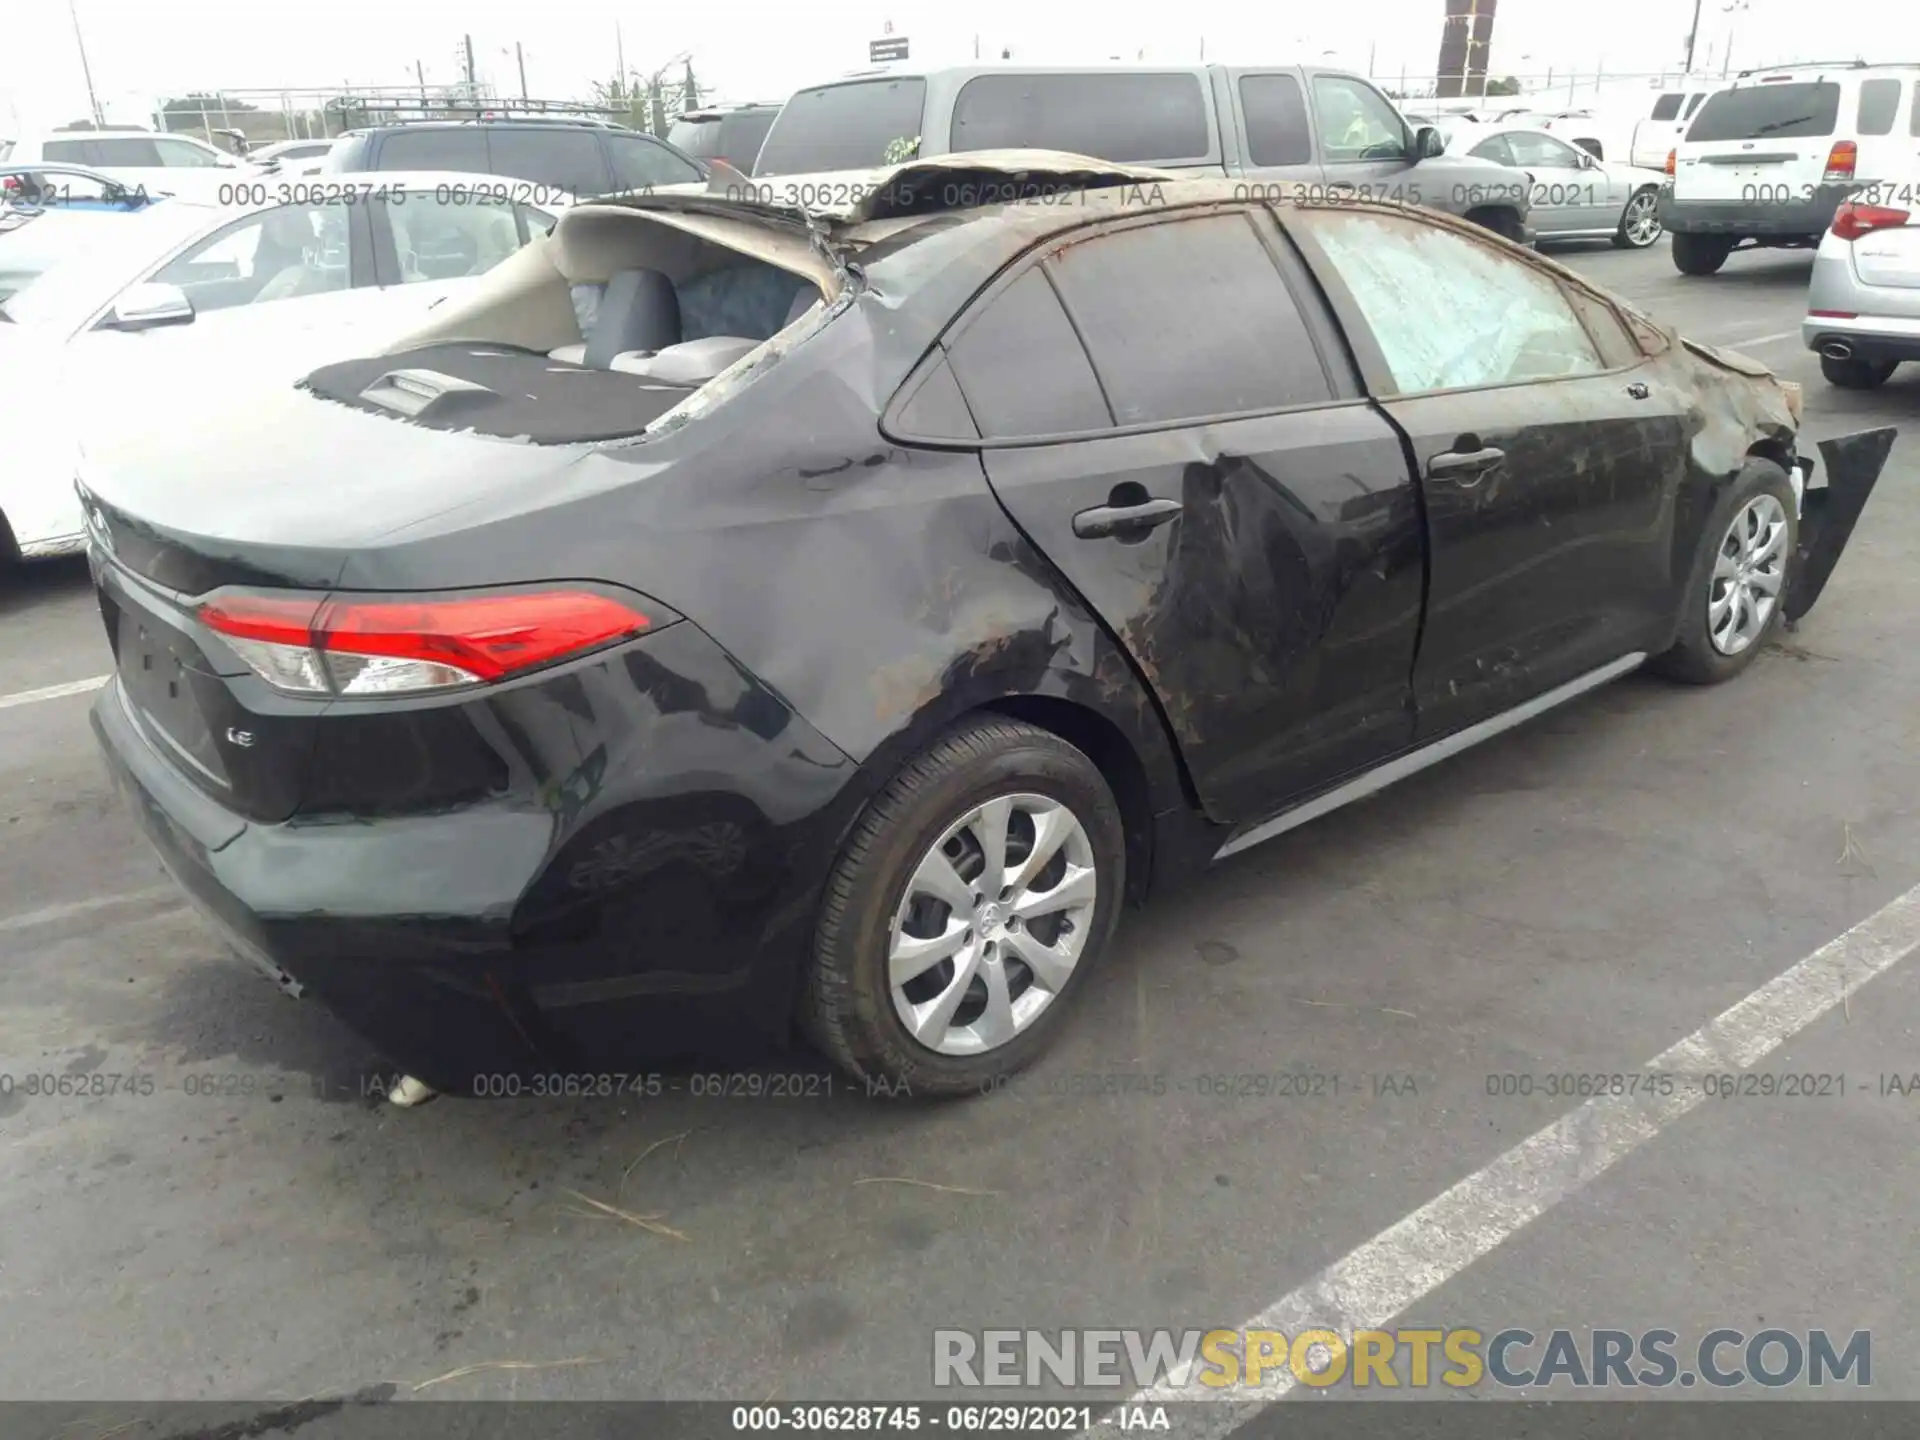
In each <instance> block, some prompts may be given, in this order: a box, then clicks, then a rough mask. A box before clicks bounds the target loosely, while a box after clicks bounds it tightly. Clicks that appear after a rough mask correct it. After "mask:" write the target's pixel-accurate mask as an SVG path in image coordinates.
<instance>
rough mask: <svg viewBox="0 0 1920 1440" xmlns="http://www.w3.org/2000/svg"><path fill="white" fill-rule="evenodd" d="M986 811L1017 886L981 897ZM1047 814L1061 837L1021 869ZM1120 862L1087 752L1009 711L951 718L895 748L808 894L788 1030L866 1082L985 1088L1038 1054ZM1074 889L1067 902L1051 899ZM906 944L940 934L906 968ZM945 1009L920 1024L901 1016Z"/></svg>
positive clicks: (907, 1088) (1107, 794) (1060, 1012)
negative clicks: (810, 919) (894, 770)
mask: <svg viewBox="0 0 1920 1440" xmlns="http://www.w3.org/2000/svg"><path fill="white" fill-rule="evenodd" d="M996 812H997V813H999V814H1000V815H1002V817H1003V818H1001V819H1000V820H999V822H998V825H999V834H1000V836H1001V837H1003V838H1002V839H1001V840H1000V842H999V843H1000V845H1001V854H1002V856H1003V857H1004V858H1003V861H1002V868H1003V872H1004V873H1003V877H1002V878H1003V879H1005V880H1010V881H1013V882H1014V883H1011V884H1006V885H1003V887H1002V889H1001V890H1000V891H999V892H998V893H994V894H989V893H987V892H988V890H989V889H990V888H991V887H990V885H989V884H988V881H987V877H988V875H989V874H991V873H992V871H991V870H990V868H989V866H990V863H991V862H990V861H989V859H988V857H989V856H990V854H991V853H992V845H993V843H994V828H995V827H994V822H993V820H992V818H991V817H992V816H993V815H994V814H995V813H996ZM983 816H984V817H986V818H984V819H983V818H979V817H983ZM1043 824H1044V825H1045V826H1047V827H1048V828H1047V834H1048V836H1049V837H1051V838H1052V839H1053V843H1054V844H1055V846H1056V847H1057V848H1055V849H1054V850H1052V851H1051V852H1049V854H1050V858H1049V859H1048V860H1047V861H1046V862H1045V864H1044V865H1043V866H1042V868H1041V869H1040V870H1038V871H1036V872H1034V873H1033V874H1032V875H1031V876H1030V877H1028V878H1027V879H1026V881H1025V883H1024V884H1022V883H1019V876H1020V875H1021V874H1022V873H1024V872H1023V871H1022V868H1021V867H1022V866H1023V865H1024V863H1025V861H1026V859H1027V858H1028V857H1030V856H1032V855H1033V854H1034V853H1035V848H1036V847H1037V846H1038V845H1040V844H1041V843H1042V828H1041V827H1042V825H1043ZM941 857H944V858H945V860H946V861H947V862H948V865H949V866H950V868H946V869H943V868H942V867H941V865H940V864H939V861H940V859H941ZM1126 859H1127V857H1126V842H1125V837H1124V833H1123V831H1122V826H1121V819H1120V810H1119V806H1118V805H1117V804H1116V803H1115V802H1114V798H1113V794H1112V792H1111V791H1110V790H1109V789H1108V787H1107V783H1106V781H1105V779H1104V778H1103V777H1102V776H1101V774H1100V771H1099V770H1098V769H1097V768H1096V767H1095V766H1094V764H1093V762H1092V761H1091V760H1089V759H1088V758H1087V757H1086V756H1085V755H1084V754H1082V753H1081V752H1080V751H1079V750H1077V749H1075V748H1074V747H1073V746H1072V745H1069V744H1068V743H1067V742H1066V741H1065V740H1062V739H1061V738H1060V737H1059V736H1057V735H1054V734H1052V733H1051V732H1049V731H1046V730H1042V729H1040V728H1038V727H1037V726H1033V725H1028V724H1025V723H1023V722H1021V721H1017V720H1009V719H1003V718H1000V717H997V716H995V717H980V718H976V719H973V720H969V721H966V722H964V723H962V724H961V725H960V726H958V727H957V728H955V729H954V730H952V731H950V732H948V733H947V734H946V735H944V736H942V737H941V738H940V739H939V740H938V741H936V742H935V743H934V744H933V745H932V746H931V747H930V748H929V749H928V750H926V751H925V752H924V753H922V754H921V755H919V756H918V757H916V758H915V759H913V760H911V761H909V762H908V763H907V765H906V766H905V767H904V768H903V769H902V770H901V771H900V773H899V774H898V775H896V776H895V777H894V778H893V780H892V781H890V782H889V783H888V785H887V787H886V788H885V789H884V790H882V791H881V793H880V794H879V796H878V797H877V798H876V799H874V801H873V802H872V803H871V804H870V805H869V806H868V808H867V811H866V813H865V814H864V815H863V816H862V817H861V819H860V821H859V823H858V824H857V825H856V826H855V828H854V832H853V836H852V838H851V839H850V840H849V841H848V843H847V847H846V850H845V851H844V853H843V854H842V855H841V858H840V861H839V863H838V864H837V865H836V866H835V867H834V871H833V874H832V877H831V878H830V879H829V881H828V883H827V889H826V895H825V897H824V899H823V900H822V902H821V908H820V919H819V923H818V926H817V928H816V931H815V936H814V950H813V963H812V965H811V967H810V969H809V972H808V976H807V984H806V989H805V993H804V995H803V997H802V1001H801V1016H800V1019H801V1024H802V1027H803V1028H804V1029H805V1031H806V1032H807V1033H808V1035H809V1036H810V1038H811V1039H812V1040H813V1041H814V1043H815V1044H816V1045H818V1046H819V1047H820V1049H821V1050H822V1051H824V1052H825V1053H826V1055H827V1056H828V1057H829V1058H830V1059H831V1060H832V1061H833V1062H834V1063H835V1064H836V1065H838V1066H839V1067H840V1068H842V1069H843V1070H846V1071H848V1072H849V1073H851V1074H852V1075H854V1076H855V1077H857V1078H859V1079H862V1080H865V1081H866V1082H867V1084H868V1087H869V1089H870V1090H873V1091H882V1092H885V1093H891V1094H901V1095H910V1096H914V1097H921V1096H954V1095H977V1094H981V1093H983V1092H986V1091H990V1090H992V1089H993V1088H994V1087H995V1086H996V1085H997V1084H998V1083H1000V1082H1001V1081H1003V1080H1004V1079H1005V1077H1006V1076H1008V1075H1011V1074H1013V1073H1014V1072H1016V1071H1018V1070H1021V1069H1023V1068H1025V1067H1026V1066H1027V1065H1029V1064H1031V1063H1032V1062H1033V1061H1034V1060H1035V1059H1037V1058H1038V1057H1039V1056H1040V1055H1041V1053H1042V1052H1044V1051H1045V1049H1046V1048H1047V1046H1048V1045H1049V1044H1050V1043H1051V1042H1052V1039H1053V1036H1054V1034H1055V1033H1056V1032H1057V1030H1058V1028H1059V1026H1060V1024H1061V1022H1062V1021H1063V1020H1064V1018H1065V1016H1066V1014H1067V1011H1068V1008H1069V1006H1070V1004H1071V1003H1072V1001H1073V999H1074V997H1075V996H1077V995H1078V994H1079V992H1080V990H1081V989H1082V988H1083V986H1084V983H1085V976H1086V974H1087V972H1088V971H1089V970H1092V969H1093V968H1094V967H1095V966H1096V965H1097V964H1098V963H1099V961H1100V956H1101V951H1102V950H1103V949H1104V948H1105V946H1106V943H1107V940H1108V937H1109V936H1110V935H1111V934H1112V931H1113V927H1114V923H1115V921H1116V920H1117V919H1118V917H1119V911H1120V902H1121V896H1122V894H1123V892H1124V890H1125V888H1126ZM1089 870H1090V871H1091V875H1090V876H1088V875H1087V874H1086V873H1084V872H1086V871H1089ZM949 877H952V878H954V879H957V880H958V881H959V882H960V884H961V888H960V889H959V890H958V891H952V890H951V880H950V879H949ZM1049 877H1052V878H1051V879H1050V878H1049ZM936 880H937V881H938V883H937V884H936V883H932V882H934V881H936ZM1070 885H1071V886H1072V887H1073V892H1074V894H1076V895H1078V896H1080V898H1079V899H1077V900H1074V901H1066V900H1064V899H1061V898H1060V897H1064V896H1066V895H1067V894H1068V891H1069V886H1070ZM1083 886H1087V887H1090V888H1091V891H1092V898H1091V900H1090V901H1088V900H1086V899H1085V897H1084V893H1083V891H1082V890H1081V888H1080V887H1083ZM942 889H947V890H949V891H950V893H953V894H954V899H953V900H946V899H942V898H941V895H940V892H941V890H942ZM970 899H971V903H969V901H970ZM1049 901H1053V902H1054V903H1053V904H1052V905H1051V906H1050V905H1049ZM1076 907H1077V908H1076ZM1023 915H1024V916H1025V917H1026V918H1025V919H1024V920H1023V919H1022V918H1020V917H1021V916H1023ZM963 929H964V932H965V940H964V941H958V939H957V937H959V935H960V933H961V931H962V930H963ZM943 940H944V943H943ZM914 945H919V946H922V947H928V946H934V945H938V946H939V947H940V948H939V953H940V954H941V955H942V957H943V958H940V959H937V960H933V961H932V962H931V963H930V964H929V963H928V962H927V961H926V960H925V959H924V958H920V959H919V960H918V964H919V965H920V966H924V967H925V968H923V969H918V971H917V973H912V974H907V967H908V966H909V965H912V964H914V961H913V960H909V959H906V958H905V957H906V954H907V953H909V952H908V951H907V947H910V946H914ZM1036 945H1037V946H1038V947H1040V948H1039V949H1038V950H1036V949H1034V947H1035V946H1036ZM1028 954H1034V955H1036V956H1037V957H1039V958H1038V959H1037V960H1036V963H1033V964H1029V962H1028V961H1027V960H1026V959H1024V958H1022V957H1023V956H1025V955H1028ZM1069 954H1070V956H1071V958H1068V959H1066V960H1065V963H1064V965H1062V964H1060V963H1059V959H1060V957H1062V956H1067V955H1069ZM1043 970H1045V971H1048V972H1050V973H1048V974H1047V975H1046V976H1045V983H1043V975H1042V972H1043ZM902 974H907V978H906V979H905V980H901V979H900V976H901V975H902ZM956 991H957V992H959V995H960V997H961V998H958V999H957V1000H954V996H955V993H956ZM943 1006H944V1007H945V1010H944V1015H942V1016H941V1017H940V1018H938V1019H927V1018H922V1019H921V1020H920V1021H919V1030H918V1033H916V1030H915V1029H914V1028H910V1025H909V1020H908V1018H907V1016H906V1015H903V1013H902V1010H903V1008H904V1009H905V1010H907V1011H908V1012H909V1013H916V1012H917V1013H919V1014H920V1015H921V1016H922V1017H925V1016H928V1015H931V1014H933V1013H934V1012H938V1011H940V1010H941V1007H943ZM936 1045H937V1046H940V1047H942V1048H935V1046H936Z"/></svg>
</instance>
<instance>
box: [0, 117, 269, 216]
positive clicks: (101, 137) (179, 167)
mask: <svg viewBox="0 0 1920 1440" xmlns="http://www.w3.org/2000/svg"><path fill="white" fill-rule="evenodd" d="M6 160H7V163H8V164H10V165H30V164H37V163H39V162H42V161H45V162H49V163H58V164H63V165H84V166H86V167H87V168H88V169H89V170H97V171H99V172H100V173H101V174H103V175H107V176H110V177H112V178H113V179H115V180H118V181H119V182H120V183H121V184H123V185H127V186H138V187H139V188H140V189H143V190H145V191H146V193H147V194H149V195H180V196H185V197H188V198H192V199H200V200H208V201H211V200H213V199H215V198H216V192H217V190H218V188H219V187H220V186H221V185H222V184H228V185H230V184H232V183H233V182H234V181H235V180H236V179H239V178H240V175H239V170H240V163H239V162H238V161H237V160H235V159H234V158H233V156H231V155H229V154H227V153H226V152H225V151H224V150H216V149H215V148H214V147H213V146H211V145H209V144H207V143H206V142H205V141H204V140H199V139H196V138H195V137H194V136H192V135H163V134H160V133H157V132H155V131H152V130H57V131H49V132H48V133H46V134H44V135H23V136H22V137H21V138H20V139H19V140H17V141H15V142H14V144H13V147H12V148H11V149H10V150H9V151H8V152H7V155H6Z"/></svg>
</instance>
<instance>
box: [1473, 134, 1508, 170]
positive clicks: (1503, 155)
mask: <svg viewBox="0 0 1920 1440" xmlns="http://www.w3.org/2000/svg"><path fill="white" fill-rule="evenodd" d="M1467 154H1469V155H1471V156H1473V157H1474V158H1475V159H1477V160H1491V161H1493V163H1494V164H1496V165H1514V164H1518V163H1519V162H1518V161H1516V160H1515V159H1514V158H1513V151H1512V150H1510V149H1509V148H1508V147H1507V142H1506V137H1504V136H1501V135H1496V136H1494V137H1493V138H1492V139H1491V140H1482V141H1481V142H1480V143H1479V144H1478V145H1476V146H1474V147H1473V148H1472V149H1471V150H1469V151H1468V152H1467Z"/></svg>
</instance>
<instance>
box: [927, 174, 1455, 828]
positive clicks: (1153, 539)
mask: <svg viewBox="0 0 1920 1440" xmlns="http://www.w3.org/2000/svg"><path fill="white" fill-rule="evenodd" d="M1285 247H1286V241H1285V239H1284V237H1282V236H1281V235H1280V233H1279V231H1278V227H1277V226H1275V225H1274V224H1273V221H1272V219H1271V217H1270V216H1267V215H1266V214H1264V213H1261V214H1258V215H1257V216H1255V215H1250V214H1248V213H1246V212H1245V211H1244V210H1240V209H1231V208H1230V209H1224V210H1222V211H1219V212H1216V213H1213V214H1211V215H1206V216H1202V217H1198V218H1188V219H1172V220H1170V219H1166V218H1164V217H1156V218H1155V220H1153V221H1152V222H1148V223H1135V224H1127V225H1122V226H1119V227H1115V228H1110V229H1107V230H1104V231H1102V232H1099V233H1097V234H1095V235H1093V236H1092V237H1088V236H1087V235H1086V234H1085V232H1080V233H1078V234H1076V236H1075V237H1074V243H1072V244H1070V245H1069V246H1068V247H1067V248H1065V249H1064V250H1061V251H1058V252H1056V253H1055V254H1053V255H1051V256H1050V257H1048V258H1047V259H1046V260H1045V262H1044V263H1043V264H1039V265H1034V266H1032V267H1030V268H1028V269H1027V270H1026V271H1025V272H1024V273H1023V274H1022V275H1021V276H1020V277H1019V278H1018V279H1017V280H1015V281H1013V282H1012V283H1011V284H1009V285H1007V286H1006V287H1005V288H1003V289H1001V290H999V291H998V292H997V293H995V294H991V295H989V296H988V297H987V299H986V300H985V301H984V302H983V303H982V305H981V306H980V307H978V308H977V309H976V311H975V312H974V313H973V314H972V315H971V316H969V317H968V319H967V320H966V321H965V322H963V326H962V328H961V329H960V330H959V331H958V332H957V333H956V334H955V335H954V337H953V338H952V340H951V342H950V348H949V355H950V361H951V365H952V369H953V373H954V376H955V379H956V380H957V381H958V383H959V385H960V388H961V390H962V391H963V392H964V393H965V395H966V398H967V401H968V404H969V407H970V408H971V409H972V411H973V414H974V417H975V419H976V421H977V422H978V423H979V425H980V427H981V429H982V431H983V433H984V435H985V439H986V442H987V448H986V449H985V451H984V455H983V460H984V464H985V466H986V471H987V476H988V479H989V480H990V481H991V483H992V485H993V488H994V492H995V494H996V495H997V496H998V497H999V499H1000V501H1001V503H1002V505H1004V506H1005V507H1006V509H1007V511H1008V513H1009V514H1010V515H1011V516H1012V517H1013V519H1014V520H1015V522H1016V523H1018V524H1019V526H1020V528H1021V529H1022V530H1023V531H1024V532H1025V533H1026V535H1027V536H1028V537H1029V538H1030V539H1031V540H1032V542H1033V543H1034V544H1035V545H1036V546H1037V547H1038V548H1039V549H1040V550H1041V551H1042V552H1044V554H1045V555H1046V557H1047V558H1048V559H1049V560H1050V561H1051V562H1052V563H1053V564H1054V565H1055V566H1057V567H1058V568H1059V569H1060V570H1061V571H1062V573H1064V574H1065V576H1066V577H1067V578H1068V579H1069V580H1070V581H1071V582H1072V583H1073V585H1074V586H1075V588H1076V589H1077V590H1078V591H1079V592H1080V594H1081V595H1082V596H1084V597H1085V598H1086V600H1087V602H1088V603H1089V604H1090V605H1091V606H1092V607H1093V609H1094V610H1095V611H1096V612H1097V613H1098V614H1099V615H1100V617H1101V619H1102V620H1103V621H1104V622H1105V623H1106V625H1107V627H1108V628H1109V629H1110V630H1111V631H1112V633H1113V634H1114V635H1115V636H1116V637H1117V638H1118V639H1119V641H1120V643H1121V644H1122V645H1124V646H1125V648H1126V649H1127V651H1128V653H1129V654H1130V655H1131V656H1132V657H1133V659H1134V661H1135V663H1136V665H1137V666H1138V668H1139V671H1140V673H1141V674H1142V675H1143V676H1144V677H1145V678H1146V680H1147V682H1148V684H1149V685H1150V686H1151V687H1152V690H1153V692H1154V694H1155V696H1156V697H1157V699H1158V701H1159V703H1160V706H1161V708H1162V710H1163V712H1164V714H1165V717H1166V720H1167V723H1168V725H1169V727H1170V729H1171V731H1172V733H1173V735H1174V737H1175V739H1176V741H1177V743H1178V744H1179V747H1180V750H1181V753H1182V755H1183V757H1184V758H1185V760H1186V763H1187V766H1188V770H1189V773H1190V774H1191V775H1192V776H1193V779H1194V783H1195V785H1196V787H1197V789H1198V790H1199V792H1200V797H1201V800H1202V803H1203V804H1204V806H1205V807H1206V809H1207V811H1208V813H1209V814H1211V815H1212V816H1214V817H1215V818H1217V819H1220V820H1223V821H1240V820H1247V819H1257V818H1261V817H1264V816H1265V815H1267V814H1270V813H1272V812H1273V811H1274V810H1276V809H1278V808H1279V807H1280V806H1281V805H1283V804H1285V803H1286V802H1287V801H1288V800H1290V799H1293V798H1296V797H1298V796H1300V795H1303V794H1305V793H1307V792H1309V791H1312V790H1314V789H1317V788H1320V787H1321V786H1323V785H1325V784H1327V783H1329V782H1330V781H1332V780H1335V779H1338V778H1339V777H1340V776H1342V775H1344V774H1346V773H1348V772H1349V771H1351V770H1353V769H1356V768H1359V767H1361V766H1364V765H1366V764H1369V763H1371V762H1373V761H1376V760H1378V759H1381V758H1382V757H1384V756H1386V755H1389V754H1391V753H1393V752H1394V751H1396V750H1399V749H1402V748H1404V747H1405V746H1406V744H1407V743H1408V742H1409V741H1410V739H1411V737H1412V728H1413V722H1412V710H1411V703H1410V698H1411V697H1410V692H1409V687H1408V677H1409V674H1410V672H1411V668H1412V662H1413V655H1414V645H1415V641H1416V637H1417V634H1418V627H1419V615H1420V590H1421V581H1422V559H1421V545H1420V521H1419V513H1418V502H1417V497H1416V494H1415V491H1414V488H1413V483H1412V480H1411V478H1410V476H1409V474H1408V472H1407V469H1406V462H1405V458H1404V455H1403V453H1402V450H1401V447H1400V444H1399V441H1398V438H1397V437H1396V435H1395V434H1394V432H1393V430H1392V427H1391V426H1390V425H1389V424H1388V423H1387V422H1386V421H1385V420H1384V419H1382V417H1381V416H1380V415H1379V413H1378V412H1377V411H1375V410H1374V409H1373V408H1372V407H1370V406H1369V405H1367V404H1366V403H1365V402H1364V401H1363V400H1361V399H1360V398H1359V397H1358V395H1357V392H1356V389H1355V387H1354V385H1353V381H1352V377H1351V375H1350V374H1346V375H1342V373H1341V363H1340V362H1338V361H1336V360H1335V351H1334V346H1333V343H1332V336H1331V334H1330V333H1329V331H1328V329H1327V322H1326V318H1325V316H1324V315H1323V314H1319V313H1316V312H1314V311H1313V310H1312V309H1311V308H1310V305H1309V306H1303V305H1302V304H1301V302H1300V301H1299V300H1297V299H1296V295H1297V294H1299V293H1301V292H1297V291H1295V290H1294V289H1293V288H1292V287H1290V286H1289V284H1288V282H1287V280H1286V279H1285V278H1284V275H1285V274H1286V273H1287V269H1289V268H1290V269H1291V270H1292V271H1293V272H1294V273H1296V274H1297V273H1298V262H1297V260H1295V259H1293V258H1292V257H1291V255H1290V253H1288V252H1287V251H1286V249H1285ZM1302 278H1303V277H1302ZM1040 437H1051V438H1050V439H1049V440H1048V442H1047V443H1025V444H1022V443H1015V442H1019V441H1022V440H1025V439H1030V438H1031V439H1038V438H1040ZM996 442H998V443H996Z"/></svg>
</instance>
